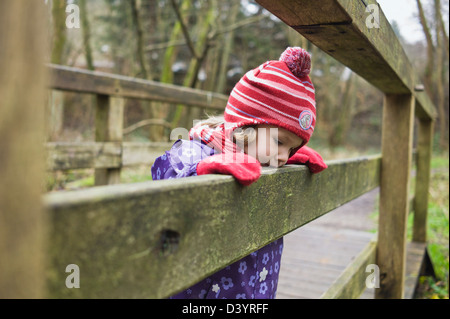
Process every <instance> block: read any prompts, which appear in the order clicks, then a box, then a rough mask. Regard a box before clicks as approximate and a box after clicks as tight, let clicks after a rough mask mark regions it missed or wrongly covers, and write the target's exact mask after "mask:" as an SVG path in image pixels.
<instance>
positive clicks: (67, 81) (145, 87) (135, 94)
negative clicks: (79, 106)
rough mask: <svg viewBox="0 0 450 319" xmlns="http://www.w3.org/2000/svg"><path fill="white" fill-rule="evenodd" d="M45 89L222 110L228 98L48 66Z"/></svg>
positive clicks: (57, 66)
mask: <svg viewBox="0 0 450 319" xmlns="http://www.w3.org/2000/svg"><path fill="white" fill-rule="evenodd" d="M49 71H50V74H51V81H50V84H49V88H51V89H56V90H64V91H73V92H79V93H94V94H103V95H110V96H116V97H122V98H134V99H143V100H152V101H162V102H167V103H181V104H183V105H189V106H199V107H205V108H208V109H215V110H224V109H225V106H226V104H227V101H228V96H226V95H222V94H218V93H213V92H206V91H201V90H196V89H191V88H187V87H181V86H176V85H170V84H163V83H158V82H154V81H148V80H143V79H136V78H131V77H126V76H121V75H115V74H108V73H103V72H98V71H96V72H92V71H87V70H80V69H76V68H70V67H66V66H60V65H49Z"/></svg>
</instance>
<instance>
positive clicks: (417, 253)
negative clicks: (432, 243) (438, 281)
mask: <svg viewBox="0 0 450 319" xmlns="http://www.w3.org/2000/svg"><path fill="white" fill-rule="evenodd" d="M406 248H407V249H406V269H405V272H406V275H405V291H404V296H403V298H405V299H414V293H415V291H416V287H417V284H418V282H419V276H420V275H421V274H420V271H421V269H422V265H423V263H424V262H425V258H426V253H427V252H426V250H427V244H426V243H418V242H414V241H413V242H409V243H408V244H407V246H406Z"/></svg>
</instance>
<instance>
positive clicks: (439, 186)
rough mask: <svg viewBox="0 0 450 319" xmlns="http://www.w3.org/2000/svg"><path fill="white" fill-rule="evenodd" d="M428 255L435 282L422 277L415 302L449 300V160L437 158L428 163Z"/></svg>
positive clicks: (441, 156)
mask: <svg viewBox="0 0 450 319" xmlns="http://www.w3.org/2000/svg"><path fill="white" fill-rule="evenodd" d="M427 236H428V253H429V254H430V258H431V261H432V263H433V266H434V270H435V273H436V278H433V277H422V278H420V281H419V288H418V294H417V298H420V299H448V286H449V284H448V283H449V158H448V155H437V156H434V157H433V158H432V162H431V180H430V192H429V200H428V223H427Z"/></svg>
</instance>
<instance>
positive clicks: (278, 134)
mask: <svg viewBox="0 0 450 319" xmlns="http://www.w3.org/2000/svg"><path fill="white" fill-rule="evenodd" d="M310 68H311V57H310V55H309V53H308V52H306V51H305V50H303V49H301V48H299V47H294V48H287V49H286V51H284V52H283V54H282V55H281V57H280V59H279V61H268V62H266V63H264V64H262V65H260V66H259V67H258V68H256V69H254V70H251V71H249V72H247V74H245V75H244V76H243V77H242V78H241V80H240V81H239V82H238V83H237V84H236V86H235V87H234V88H233V90H232V92H231V94H230V97H229V100H228V103H227V106H226V109H225V113H224V116H223V117H212V118H209V119H207V120H205V121H203V122H200V123H198V124H197V125H195V126H194V127H193V128H192V129H191V131H190V132H189V138H190V140H189V141H186V140H178V141H177V142H175V144H174V145H173V147H172V148H171V149H170V150H169V151H167V152H166V153H165V154H164V155H162V156H161V157H159V158H157V159H156V161H155V163H154V164H153V166H152V176H153V179H154V180H158V179H171V178H181V177H187V176H195V175H204V174H214V173H219V174H228V175H233V176H234V177H235V178H236V180H237V181H238V182H239V183H240V184H242V185H250V184H252V183H253V182H255V181H256V180H257V179H258V178H259V176H260V175H261V166H272V167H281V166H283V165H285V164H306V165H307V166H308V167H309V169H310V171H311V172H312V173H319V172H320V171H322V170H324V169H325V168H326V167H327V165H326V164H325V163H324V162H323V160H322V158H321V156H320V155H319V154H318V153H317V152H315V151H314V150H312V149H310V148H308V147H307V146H305V145H306V143H308V141H309V139H310V137H311V134H312V132H313V131H314V126H315V123H316V106H315V91H314V86H313V84H312V82H311V80H310V78H309V72H310ZM282 249H283V239H282V238H281V239H278V240H276V241H274V242H272V243H270V244H268V245H267V246H265V247H263V248H261V249H259V250H257V251H255V252H253V253H251V254H250V255H248V256H246V257H244V258H243V259H241V260H239V261H237V262H235V263H233V264H231V265H229V266H227V267H226V268H224V269H222V270H220V271H218V272H217V273H215V274H213V275H211V276H209V277H208V278H206V279H204V280H202V281H200V282H199V283H197V284H195V285H194V286H192V287H190V288H189V289H186V290H184V291H182V292H180V293H178V294H176V295H174V296H172V297H171V298H173V299H190V298H206V299H214V298H216V299H217V298H219V299H223V298H228V299H239V298H242V299H267V298H270V299H271V298H275V295H276V290H277V285H278V274H279V270H280V260H281V252H282Z"/></svg>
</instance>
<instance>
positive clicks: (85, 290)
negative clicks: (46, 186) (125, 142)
mask: <svg viewBox="0 0 450 319" xmlns="http://www.w3.org/2000/svg"><path fill="white" fill-rule="evenodd" d="M328 165H329V168H328V169H327V170H325V171H324V172H322V173H320V174H317V175H311V174H310V173H309V171H308V169H307V168H306V167H305V166H293V165H288V166H286V167H283V168H281V169H269V168H267V169H264V170H263V174H262V176H261V178H260V179H259V180H258V181H257V182H256V183H254V184H252V185H250V186H249V187H242V186H240V185H239V184H238V183H237V182H236V181H235V180H234V179H233V178H232V177H231V176H224V175H204V176H197V177H190V178H184V179H177V180H162V181H154V182H144V183H138V184H128V185H113V186H102V187H96V188H93V189H89V190H80V191H74V192H68V193H51V194H48V195H46V196H45V198H44V204H45V207H46V209H47V210H48V212H49V217H50V223H49V224H50V225H51V229H50V241H49V243H50V247H49V252H48V254H49V272H48V288H49V297H52V298H60V297H63V298H165V297H168V296H169V295H171V294H173V293H176V292H177V291H180V290H182V289H184V288H186V287H189V286H191V285H192V284H194V283H195V282H197V281H199V280H200V279H202V278H204V277H206V276H208V275H209V274H211V273H214V272H215V271H217V270H219V269H221V268H223V267H224V266H226V265H227V264H229V263H231V262H233V261H235V260H238V259H240V258H242V257H243V256H245V255H247V254H249V253H251V252H253V251H255V250H256V249H259V248H261V247H263V246H264V245H266V244H268V243H269V242H271V241H273V240H275V239H277V238H279V237H281V236H283V235H285V234H287V233H288V232H290V231H292V230H294V229H296V228H298V227H300V226H302V225H304V224H306V223H308V222H310V221H312V220H314V219H316V218H318V217H319V216H321V215H323V214H325V213H327V212H329V211H331V210H333V209H334V208H336V207H338V206H340V205H342V204H344V203H346V202H348V201H350V200H352V199H354V198H356V197H358V196H360V195H362V194H364V193H365V192H367V191H369V190H371V189H373V188H375V187H377V186H378V185H379V182H380V180H379V177H380V165H381V158H380V157H379V156H375V157H368V158H358V159H352V160H346V161H332V162H328ZM69 264H76V265H78V267H79V269H80V273H81V283H80V285H81V288H80V289H67V288H66V287H65V284H64V283H65V280H66V276H67V275H68V274H67V273H65V272H64V271H65V269H66V266H67V265H69Z"/></svg>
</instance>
